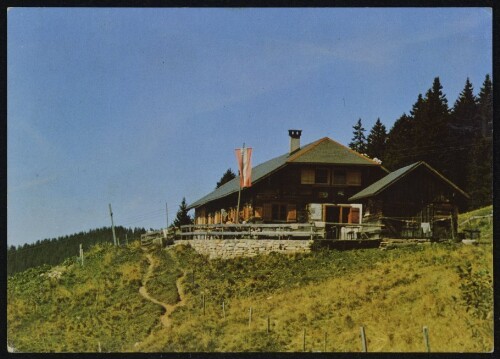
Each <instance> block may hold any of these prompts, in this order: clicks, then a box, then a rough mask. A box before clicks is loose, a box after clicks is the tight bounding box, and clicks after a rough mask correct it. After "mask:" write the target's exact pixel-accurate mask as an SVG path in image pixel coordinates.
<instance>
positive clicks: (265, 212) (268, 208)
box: [262, 203, 273, 221]
mask: <svg viewBox="0 0 500 359" xmlns="http://www.w3.org/2000/svg"><path fill="white" fill-rule="evenodd" d="M272 216H273V207H272V205H271V203H265V204H264V205H263V206H262V220H264V221H271V220H272Z"/></svg>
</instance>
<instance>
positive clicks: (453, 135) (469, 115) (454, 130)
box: [443, 78, 477, 191]
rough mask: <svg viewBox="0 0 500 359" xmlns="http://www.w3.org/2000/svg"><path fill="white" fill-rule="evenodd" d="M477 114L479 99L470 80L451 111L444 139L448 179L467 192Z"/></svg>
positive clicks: (466, 82)
mask: <svg viewBox="0 0 500 359" xmlns="http://www.w3.org/2000/svg"><path fill="white" fill-rule="evenodd" d="M476 114H477V99H476V97H475V96H474V88H473V86H472V83H471V82H470V80H469V78H467V80H466V81H465V86H464V89H463V90H462V92H461V93H460V95H459V97H458V99H457V100H456V101H455V104H454V106H453V108H452V110H451V115H450V121H449V125H448V136H447V137H446V138H445V139H443V141H444V142H445V143H446V145H447V148H446V152H445V157H446V162H447V166H448V169H449V173H448V178H449V179H450V180H451V181H452V182H454V183H455V184H456V185H458V186H459V187H460V188H462V189H464V190H465V191H469V190H470V188H469V187H468V178H469V173H468V172H469V170H470V163H471V162H470V161H471V146H472V144H473V142H474V132H475V131H474V127H476V125H475V121H476V120H475V118H476Z"/></svg>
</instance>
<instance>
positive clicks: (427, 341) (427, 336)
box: [423, 326, 431, 353]
mask: <svg viewBox="0 0 500 359" xmlns="http://www.w3.org/2000/svg"><path fill="white" fill-rule="evenodd" d="M423 332H424V343H425V349H426V351H427V353H430V352H431V346H430V344H429V329H428V328H427V327H426V326H424V327H423Z"/></svg>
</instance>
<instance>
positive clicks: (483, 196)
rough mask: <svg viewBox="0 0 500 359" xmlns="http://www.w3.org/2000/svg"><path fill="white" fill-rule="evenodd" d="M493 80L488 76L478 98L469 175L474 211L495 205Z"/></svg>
mask: <svg viewBox="0 0 500 359" xmlns="http://www.w3.org/2000/svg"><path fill="white" fill-rule="evenodd" d="M492 90H493V89H492V83H491V80H490V76H489V75H486V78H485V80H484V82H483V86H482V87H481V89H480V91H479V95H478V104H477V114H476V116H475V121H474V126H473V127H474V136H473V140H472V146H471V147H472V148H471V154H470V161H469V170H468V171H467V173H468V176H467V190H468V192H469V194H470V196H471V201H470V207H471V208H477V207H481V206H484V205H488V204H491V203H492V201H493V188H492V187H493V138H492V126H493V101H492V98H493V91H492Z"/></svg>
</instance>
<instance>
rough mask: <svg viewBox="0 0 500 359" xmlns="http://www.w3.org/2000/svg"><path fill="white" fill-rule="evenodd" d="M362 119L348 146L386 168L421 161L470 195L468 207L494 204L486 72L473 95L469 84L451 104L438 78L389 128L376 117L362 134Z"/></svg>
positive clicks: (490, 92)
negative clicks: (373, 123) (361, 150)
mask: <svg viewBox="0 0 500 359" xmlns="http://www.w3.org/2000/svg"><path fill="white" fill-rule="evenodd" d="M360 129H361V130H362V131H364V129H363V127H362V123H361V119H358V120H357V122H356V124H355V125H354V126H353V138H352V142H351V143H350V144H349V146H350V147H351V148H352V149H359V148H363V149H365V152H362V153H364V154H366V155H367V156H368V157H370V158H378V159H380V160H381V161H382V165H383V166H384V167H386V168H387V169H388V170H390V171H394V170H396V169H398V168H401V167H404V166H407V165H409V164H412V163H415V162H417V161H425V162H427V163H428V164H430V165H431V166H432V167H434V168H435V169H437V170H438V171H440V172H441V173H442V174H444V175H445V176H446V177H447V178H448V179H450V180H451V181H452V182H453V183H455V184H456V185H457V186H459V187H460V188H461V189H463V190H464V191H466V192H467V193H469V194H470V196H471V200H470V201H469V204H468V208H463V210H465V209H475V208H478V207H481V206H485V205H488V204H491V202H492V186H493V182H492V172H493V168H492V166H493V89H492V82H491V79H490V76H489V75H486V77H485V79H484V82H483V84H482V86H481V88H480V90H479V91H478V92H477V95H475V94H474V88H473V85H472V83H471V82H470V81H469V79H468V78H467V80H466V81H465V85H464V88H463V90H462V92H461V93H460V95H459V96H458V98H457V100H456V101H455V102H454V104H453V106H452V107H450V106H448V99H447V98H446V95H445V94H444V92H443V87H442V86H441V83H440V81H439V77H436V78H435V79H434V81H433V84H432V87H431V88H430V89H429V90H428V91H427V92H426V93H425V95H422V94H419V95H418V96H417V100H416V102H415V104H414V105H413V107H412V109H411V110H410V111H409V114H406V113H403V114H402V115H401V117H400V118H398V119H397V120H396V121H395V122H394V125H393V126H392V128H391V129H390V130H389V132H387V131H386V128H385V126H384V125H383V124H382V122H381V121H380V119H377V122H376V123H375V125H374V126H373V128H372V129H371V131H370V133H369V135H368V136H367V137H366V139H365V136H364V135H363V134H360Z"/></svg>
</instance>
